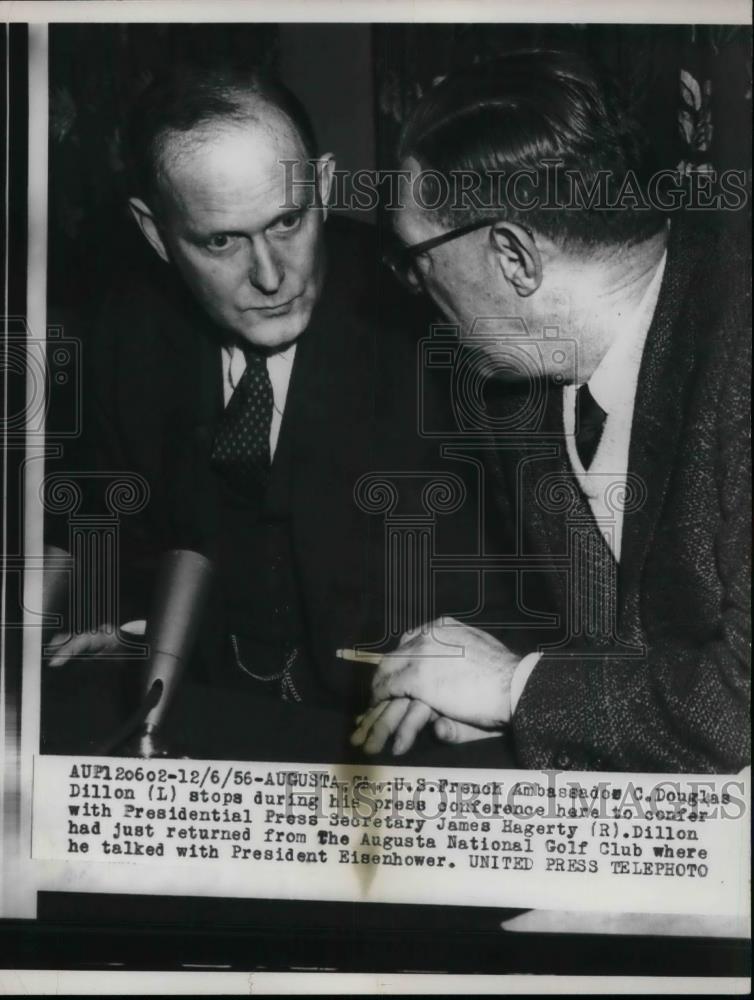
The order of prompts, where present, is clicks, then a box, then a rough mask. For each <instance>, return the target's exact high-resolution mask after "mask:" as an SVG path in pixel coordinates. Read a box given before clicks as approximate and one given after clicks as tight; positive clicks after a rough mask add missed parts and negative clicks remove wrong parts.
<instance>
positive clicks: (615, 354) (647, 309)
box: [589, 250, 668, 414]
mask: <svg viewBox="0 0 754 1000" xmlns="http://www.w3.org/2000/svg"><path fill="white" fill-rule="evenodd" d="M667 256H668V254H667V250H666V251H665V252H664V253H663V255H662V257H661V259H660V262H659V263H658V265H657V269H656V270H655V273H654V275H653V276H652V280H651V281H650V283H649V285H648V286H647V289H646V291H645V292H644V295H643V296H642V299H641V302H640V303H639V305H638V306H637V308H636V314H635V321H634V322H633V323H631V324H630V325H628V326H627V327H626V328H625V329H624V330H623V332H622V333H621V334H620V336H618V337H617V338H616V340H615V341H614V343H613V344H611V345H610V349H609V350H608V352H607V354H605V356H604V358H603V359H602V361H600V363H599V365H597V368H596V369H595V371H594V372H593V374H592V377H591V378H590V379H589V391H590V392H591V394H592V396H593V397H594V399H595V400H596V402H597V403H599V405H600V406H601V407H602V409H603V410H604V411H605V413H608V414H609V413H613V412H615V410H616V409H618V408H620V407H621V405H622V404H623V403H625V402H626V401H627V400H630V399H633V396H634V392H635V390H636V383H637V381H638V378H639V367H640V365H641V357H642V354H643V352H644V342H645V341H646V339H647V334H648V333H649V328H650V326H651V325H652V317H653V316H654V311H655V307H656V305H657V299H658V297H659V294H660V285H661V284H662V276H663V274H664V272H665V262H666V260H667Z"/></svg>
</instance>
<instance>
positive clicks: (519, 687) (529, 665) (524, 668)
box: [511, 653, 542, 716]
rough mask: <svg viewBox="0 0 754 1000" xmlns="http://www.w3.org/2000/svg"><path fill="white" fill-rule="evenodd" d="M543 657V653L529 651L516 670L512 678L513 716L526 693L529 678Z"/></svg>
mask: <svg viewBox="0 0 754 1000" xmlns="http://www.w3.org/2000/svg"><path fill="white" fill-rule="evenodd" d="M541 657H542V654H541V653H529V654H528V656H525V657H524V658H523V660H521V662H520V663H519V665H518V666H517V667H516V669H515V670H514V672H513V678H512V679H511V716H513V715H514V714H515V711H516V708H517V706H518V702H519V699H520V698H521V695H522V694H523V693H524V687H525V686H526V682H527V681H528V680H529V675H530V674H531V672H532V670H533V669H534V668H535V667H536V665H537V664H538V663H539V661H540V659H541Z"/></svg>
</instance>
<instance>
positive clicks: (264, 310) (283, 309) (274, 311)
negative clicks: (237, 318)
mask: <svg viewBox="0 0 754 1000" xmlns="http://www.w3.org/2000/svg"><path fill="white" fill-rule="evenodd" d="M300 298H301V296H300V295H294V296H293V298H292V299H288V300H287V301H286V302H281V303H280V304H279V305H274V306H250V307H249V308H248V309H244V312H256V313H261V314H262V315H263V316H282V315H283V314H284V313H287V312H288V311H289V310H290V309H291V307H292V306H293V305H294V304H295V303H296V302H297V301H298V299H300Z"/></svg>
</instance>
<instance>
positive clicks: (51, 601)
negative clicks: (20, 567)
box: [42, 545, 73, 630]
mask: <svg viewBox="0 0 754 1000" xmlns="http://www.w3.org/2000/svg"><path fill="white" fill-rule="evenodd" d="M72 572H73V556H72V555H71V554H70V552H66V550H65V549H61V548H59V547H58V546H57V545H45V547H44V568H43V571H42V627H43V628H44V629H45V630H49V629H51V628H55V627H58V626H59V625H60V622H61V621H62V620H63V619H64V617H65V612H66V611H67V610H68V595H69V589H70V582H71V574H72Z"/></svg>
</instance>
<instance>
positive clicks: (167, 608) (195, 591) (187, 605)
mask: <svg viewBox="0 0 754 1000" xmlns="http://www.w3.org/2000/svg"><path fill="white" fill-rule="evenodd" d="M212 573H213V566H212V563H211V562H210V561H209V559H207V558H206V557H205V556H203V555H200V553H198V552H193V551H191V550H189V549H173V550H171V551H169V552H166V553H165V554H164V555H163V556H162V559H161V560H160V564H159V567H158V571H157V579H156V581H155V589H154V595H153V599H152V608H151V612H150V615H149V618H148V619H147V622H148V624H147V635H146V638H147V642H148V644H149V649H150V652H149V663H148V667H147V675H146V682H145V687H144V699H145V700H144V704H143V706H142V711H141V714H143V709H144V708H147V714H146V716H143V725H142V726H141V728H140V729H139V731H138V732H137V733H136V734H135V736H134V738H133V739H132V740H130V741H129V743H128V744H127V745H126V753H129V752H130V753H131V754H135V755H136V756H139V757H156V756H167V755H168V752H167V748H166V747H165V746H164V744H163V743H162V740H161V739H160V737H159V730H160V727H161V726H162V723H163V721H164V718H165V715H166V714H167V711H168V709H169V708H170V704H171V702H172V700H173V698H174V696H175V692H176V689H177V687H178V684H179V682H180V679H181V677H182V675H183V670H184V667H185V664H186V661H187V660H188V659H189V657H190V656H191V653H192V651H193V647H194V643H195V641H196V636H197V632H198V630H199V625H200V624H201V619H202V613H203V611H204V609H205V607H206V605H207V600H208V597H209V590H210V583H211V580H212Z"/></svg>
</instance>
